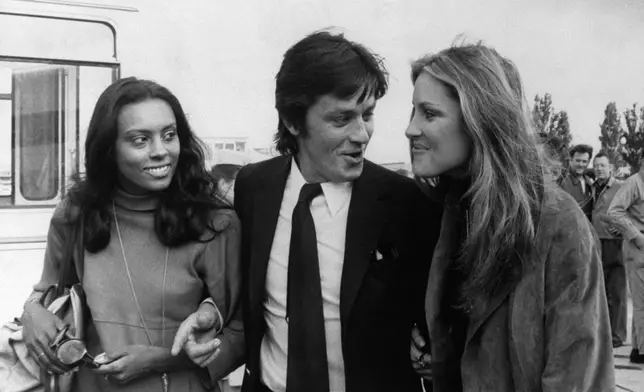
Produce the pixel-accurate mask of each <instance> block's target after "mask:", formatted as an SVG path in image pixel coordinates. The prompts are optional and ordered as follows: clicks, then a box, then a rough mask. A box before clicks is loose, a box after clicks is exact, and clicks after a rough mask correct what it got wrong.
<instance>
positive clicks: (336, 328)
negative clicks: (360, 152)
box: [260, 161, 352, 392]
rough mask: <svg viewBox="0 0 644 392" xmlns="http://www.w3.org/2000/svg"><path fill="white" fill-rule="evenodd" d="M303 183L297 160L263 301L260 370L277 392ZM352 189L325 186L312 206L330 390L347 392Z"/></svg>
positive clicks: (281, 385) (281, 387)
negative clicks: (344, 329)
mask: <svg viewBox="0 0 644 392" xmlns="http://www.w3.org/2000/svg"><path fill="white" fill-rule="evenodd" d="M304 184H306V181H305V180H304V177H302V173H301V172H300V170H299V168H298V167H297V164H296V163H295V161H293V162H292V163H291V172H290V174H289V176H288V178H287V180H286V187H285V189H284V196H283V198H282V205H281V207H280V213H279V218H278V219H277V227H276V229H275V236H274V238H273V246H272V248H271V253H270V258H269V260H268V266H267V270H266V300H265V301H264V319H265V320H266V333H265V334H264V338H263V340H262V347H261V350H260V364H261V365H260V367H261V379H262V382H263V383H264V384H265V385H266V386H267V387H268V388H270V389H271V390H273V391H274V392H284V391H285V390H286V371H287V369H286V367H287V363H288V361H287V355H288V323H287V322H286V320H285V317H286V292H287V282H288V258H289V247H290V242H291V219H292V216H293V209H294V208H295V205H296V204H297V200H298V197H299V194H300V189H301V188H302V186H304ZM351 189H352V184H351V183H350V182H344V183H322V192H323V194H322V195H320V196H317V197H316V198H314V199H313V201H312V202H311V215H312V216H313V222H314V224H315V232H316V237H317V248H318V260H319V264H320V279H321V284H322V306H323V312H324V328H325V332H326V347H327V349H326V352H327V359H328V362H329V386H330V391H331V392H344V390H345V381H344V360H343V358H342V340H341V325H340V281H341V278H342V266H343V264H344V246H345V237H346V231H347V230H346V229H347V216H348V213H349V203H350V201H351Z"/></svg>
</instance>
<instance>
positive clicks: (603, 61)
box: [5, 0, 644, 163]
mask: <svg viewBox="0 0 644 392" xmlns="http://www.w3.org/2000/svg"><path fill="white" fill-rule="evenodd" d="M6 2H7V1H5V3H6ZM8 2H12V1H11V0H9V1H8ZM95 2H99V1H95ZM101 3H109V4H112V5H119V6H129V7H133V8H136V9H137V10H138V12H123V11H98V10H91V9H89V10H85V9H80V10H79V9H72V8H69V10H67V9H65V11H68V12H84V13H88V14H96V15H102V16H106V17H108V18H109V19H111V20H112V21H114V23H115V24H116V26H117V32H118V38H117V47H118V60H119V62H120V63H121V69H122V76H130V75H136V76H139V77H144V78H150V79H154V80H156V81H158V82H160V83H162V84H164V85H166V86H168V87H169V88H170V89H171V90H172V91H173V92H174V93H175V94H176V95H177V96H178V97H179V99H180V101H181V102H182V104H183V106H184V108H185V109H186V111H187V112H188V113H189V115H190V121H191V123H192V126H193V128H194V129H195V131H196V132H197V133H198V134H199V135H200V136H234V135H237V136H248V137H249V139H250V141H251V144H252V145H254V146H257V147H265V146H268V145H269V144H270V143H271V138H272V135H273V133H274V131H275V128H276V124H277V114H276V112H275V109H274V88H275V81H274V77H275V74H276V72H277V70H278V68H279V65H280V62H281V59H282V55H283V53H284V52H285V51H286V50H287V49H288V48H289V47H290V46H291V45H293V44H294V43H295V42H297V41H298V40H299V39H301V38H303V37H304V36H305V35H306V34H308V33H310V32H312V31H315V30H318V29H322V28H327V27H334V30H335V31H338V32H343V33H345V35H346V36H347V38H349V39H351V40H355V41H358V42H360V43H363V44H364V45H366V46H367V47H369V48H370V49H371V50H373V51H374V52H376V53H378V54H379V55H381V56H383V57H384V58H385V64H386V66H387V68H388V70H389V73H390V89H389V92H388V93H387V95H386V96H385V97H384V98H382V99H381V101H380V102H379V103H378V107H377V110H376V115H375V121H376V128H375V133H374V136H373V137H372V140H371V143H370V146H369V148H368V150H367V157H368V158H370V159H372V160H374V161H376V162H380V163H384V162H397V161H405V162H408V160H409V157H408V153H407V148H406V145H407V144H406V143H407V142H406V139H405V137H404V131H405V128H406V125H407V122H408V120H409V114H410V109H411V96H412V90H413V86H412V84H411V82H410V77H409V69H410V66H409V64H410V62H411V61H413V60H414V59H415V58H418V57H420V56H421V55H423V54H426V53H431V52H436V51H439V50H441V49H443V48H446V47H448V46H450V45H451V44H452V42H454V40H455V38H456V37H457V36H459V35H462V36H463V37H464V38H465V39H466V40H467V41H478V40H482V41H483V42H484V43H486V44H488V45H490V46H492V47H494V48H496V49H497V50H498V51H499V52H500V53H501V54H502V55H504V56H505V57H507V58H509V59H511V60H512V61H514V62H515V63H516V65H517V67H518V68H519V71H520V72H521V75H522V78H523V81H524V85H525V90H526V95H527V99H528V101H529V104H530V105H531V106H532V100H533V98H534V95H535V94H540V95H543V94H544V93H550V94H552V100H553V105H554V106H555V108H556V109H558V110H566V111H567V112H568V115H569V119H570V125H571V129H572V135H573V143H588V144H591V145H593V146H594V147H595V148H596V149H598V147H599V141H598V136H599V129H600V128H599V124H600V123H601V121H602V120H603V115H604V114H603V113H604V109H605V107H606V105H607V104H608V103H609V102H611V101H615V102H616V103H617V107H618V108H619V110H620V111H624V110H625V109H627V108H629V107H630V106H632V104H633V103H636V102H638V103H640V104H641V105H644V1H641V0H567V1H555V0H540V1H524V0H517V1H511V0H507V1H501V0H487V1H478V0H456V1H446V0H442V1H435V0H351V1H348V0H279V1H278V0H245V1H227V0H217V1H209V0H201V1H196V0H193V1H189V0H184V1H181V2H178V1H173V0H154V1H152V0H138V1H118V0H107V1H101Z"/></svg>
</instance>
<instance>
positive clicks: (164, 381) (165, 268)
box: [112, 201, 170, 392]
mask: <svg viewBox="0 0 644 392" xmlns="http://www.w3.org/2000/svg"><path fill="white" fill-rule="evenodd" d="M112 214H113V215H114V223H115V225H116V234H117V235H118V238H119V245H120V246H121V253H122V254H123V264H124V265H125V271H126V272H127V279H128V281H129V282H130V289H131V290H132V297H133V298H134V304H135V305H136V310H137V311H138V312H139V318H140V319H141V324H142V325H143V330H144V331H145V335H146V336H147V338H148V342H149V343H150V346H153V345H154V344H153V343H152V336H151V335H150V330H149V329H148V326H147V324H145V319H144V318H143V312H142V311H141V305H139V299H138V298H137V296H136V291H134V283H133V282H132V274H131V273H130V266H129V265H128V262H127V256H126V255H125V248H124V247H123V239H122V238H121V228H120V227H119V220H118V217H117V216H116V206H115V204H114V202H113V201H112ZM169 253H170V248H169V247H166V248H165V264H164V266H163V286H162V289H161V290H162V291H161V293H162V294H161V345H162V346H163V347H165V285H166V278H167V275H168V254H169ZM161 384H162V385H163V392H168V390H169V387H170V381H169V379H168V373H165V372H164V373H163V374H162V375H161Z"/></svg>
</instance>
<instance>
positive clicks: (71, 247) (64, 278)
mask: <svg viewBox="0 0 644 392" xmlns="http://www.w3.org/2000/svg"><path fill="white" fill-rule="evenodd" d="M69 227H70V229H69V232H68V233H67V236H66V238H65V245H64V250H63V260H62V263H61V266H60V275H59V277H58V285H57V286H56V298H58V297H59V296H61V295H62V294H63V293H64V292H65V288H66V287H69V286H72V285H73V284H76V283H80V279H79V277H78V273H77V271H76V265H75V262H74V253H76V254H77V255H78V257H79V260H78V262H79V263H84V261H85V260H84V256H85V250H84V245H83V231H84V230H83V229H84V222H83V217H82V216H80V217H79V218H78V223H77V224H72V225H70V226H69Z"/></svg>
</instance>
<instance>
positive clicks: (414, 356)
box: [409, 325, 432, 381]
mask: <svg viewBox="0 0 644 392" xmlns="http://www.w3.org/2000/svg"><path fill="white" fill-rule="evenodd" d="M426 346H427V342H426V341H425V338H423V335H422V334H421V333H420V329H418V326H416V325H414V328H413V329H412V330H411V347H410V349H409V355H410V357H411V363H412V366H413V367H414V370H415V371H416V374H418V375H419V376H421V377H422V378H424V379H425V380H429V381H431V380H432V356H431V355H430V354H428V352H427V351H428V350H427V347H426Z"/></svg>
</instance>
